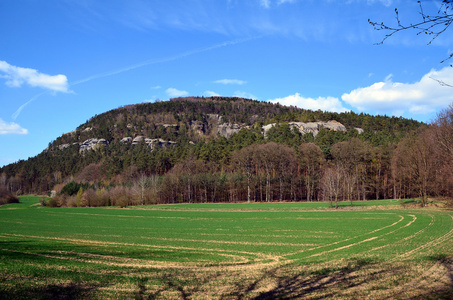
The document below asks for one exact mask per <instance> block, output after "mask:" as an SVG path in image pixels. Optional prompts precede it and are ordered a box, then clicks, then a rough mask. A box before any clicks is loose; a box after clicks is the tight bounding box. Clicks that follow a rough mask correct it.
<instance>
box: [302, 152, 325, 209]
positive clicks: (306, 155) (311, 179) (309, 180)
mask: <svg viewBox="0 0 453 300" xmlns="http://www.w3.org/2000/svg"><path fill="white" fill-rule="evenodd" d="M298 150H299V153H298V154H299V155H298V158H299V167H300V171H301V173H302V175H303V177H304V182H305V189H306V195H307V201H312V200H313V197H314V196H315V190H316V188H317V186H318V184H319V180H320V179H321V173H322V172H321V170H322V168H323V166H324V164H325V158H324V153H323V152H322V150H321V148H319V146H317V145H315V144H313V143H307V144H302V145H300V146H299V148H298Z"/></svg>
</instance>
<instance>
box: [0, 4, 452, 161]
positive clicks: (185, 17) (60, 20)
mask: <svg viewBox="0 0 453 300" xmlns="http://www.w3.org/2000/svg"><path fill="white" fill-rule="evenodd" d="M440 2H441V1H422V3H423V9H424V11H425V13H427V14H428V13H433V12H434V13H435V12H436V11H437V10H438V9H439V5H440ZM395 8H398V11H399V16H400V20H401V21H402V22H403V23H405V24H410V23H411V22H416V21H420V18H421V16H420V13H419V6H418V4H417V1H414V0H165V1H157V0H0V166H2V165H6V164H9V163H12V162H15V161H17V160H20V159H24V160H25V159H27V158H29V157H33V156H35V155H37V154H39V153H40V152H42V151H43V150H44V149H45V148H46V147H47V146H48V144H49V142H51V141H53V140H55V139H56V138H57V137H59V136H61V135H62V134H63V133H65V132H70V131H72V130H75V129H76V128H77V127H78V126H79V125H81V124H83V123H84V122H86V121H87V120H89V119H90V118H91V117H93V116H94V115H96V114H101V113H103V112H106V111H108V110H111V109H115V108H118V107H120V106H123V105H128V104H135V103H143V102H154V101H156V100H159V101H165V100H168V99H170V98H173V97H180V96H213V95H222V96H238V97H244V98H250V99H255V100H259V101H266V102H273V103H277V102H278V103H280V104H285V105H295V106H298V107H301V108H305V109H314V110H317V109H321V110H323V111H334V112H343V111H354V112H356V113H361V112H363V113H368V114H372V115H377V114H379V115H388V116H402V117H405V118H411V119H415V120H419V121H422V122H427V123H429V122H430V121H431V120H432V119H433V118H434V117H435V116H436V113H437V112H439V111H440V110H441V109H444V108H446V107H447V106H448V105H449V104H451V103H452V102H453V89H452V88H451V87H446V86H442V85H441V84H439V80H440V81H443V82H445V83H447V84H453V68H452V67H451V66H450V64H452V63H453V62H452V61H447V62H442V60H444V59H445V58H447V57H448V56H449V55H450V54H451V53H452V51H453V39H451V31H446V32H445V33H444V34H442V35H440V36H439V37H438V38H436V39H435V40H433V41H431V37H429V36H424V35H417V34H416V33H417V32H415V31H408V32H400V33H398V34H396V35H394V36H393V37H391V38H389V39H387V40H386V41H385V42H384V43H383V44H382V45H378V44H379V43H380V42H381V41H382V40H383V38H384V37H385V32H382V31H376V30H374V28H373V26H371V25H370V24H369V22H368V20H369V19H371V20H372V21H376V22H381V21H382V22H384V23H386V24H389V25H396V18H395ZM430 41H431V43H429V42H430ZM428 43H429V45H428ZM99 138H102V137H99Z"/></svg>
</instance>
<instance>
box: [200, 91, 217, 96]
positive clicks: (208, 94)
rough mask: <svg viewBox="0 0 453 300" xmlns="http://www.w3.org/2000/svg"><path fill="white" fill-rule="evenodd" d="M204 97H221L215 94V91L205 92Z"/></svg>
mask: <svg viewBox="0 0 453 300" xmlns="http://www.w3.org/2000/svg"><path fill="white" fill-rule="evenodd" d="M203 95H204V96H207V97H214V96H220V95H219V94H217V93H216V92H213V91H204V92H203Z"/></svg>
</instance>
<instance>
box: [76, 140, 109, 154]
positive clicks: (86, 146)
mask: <svg viewBox="0 0 453 300" xmlns="http://www.w3.org/2000/svg"><path fill="white" fill-rule="evenodd" d="M100 145H103V146H108V145H109V142H107V141H106V140H105V139H94V138H93V139H88V140H86V141H84V142H83V143H81V144H80V146H79V152H83V151H86V150H90V149H94V148H95V147H99V146H100Z"/></svg>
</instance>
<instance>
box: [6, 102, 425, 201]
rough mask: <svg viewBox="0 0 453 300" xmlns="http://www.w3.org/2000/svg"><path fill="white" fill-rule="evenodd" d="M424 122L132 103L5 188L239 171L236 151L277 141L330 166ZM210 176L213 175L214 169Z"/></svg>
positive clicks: (22, 166)
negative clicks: (355, 145) (197, 164)
mask: <svg viewBox="0 0 453 300" xmlns="http://www.w3.org/2000/svg"><path fill="white" fill-rule="evenodd" d="M421 126H424V124H423V123H420V122H417V121H413V120H408V119H404V118H395V117H386V116H370V115H367V114H356V113H353V112H347V113H331V112H322V111H310V110H303V109H299V108H296V107H287V106H283V105H279V104H271V103H265V102H259V101H254V100H248V99H243V98H229V97H209V98H204V97H185V98H176V99H171V100H169V101H162V102H155V103H142V104H136V105H128V106H124V107H120V108H118V109H114V110H111V111H108V112H105V113H103V114H100V115H97V116H94V117H93V118H91V119H90V120H88V121H87V122H86V123H84V124H82V125H80V126H79V127H78V128H77V129H76V130H74V131H72V132H69V133H66V134H63V135H62V136H60V137H58V138H57V139H56V140H55V141H52V142H50V143H49V147H48V148H47V149H45V150H44V151H43V152H42V153H41V154H39V155H37V156H36V157H33V158H30V159H28V160H26V161H19V162H16V163H13V164H10V165H7V166H4V167H3V168H1V169H0V176H1V177H0V179H1V180H0V184H4V185H7V186H8V189H9V190H10V191H12V192H17V193H31V192H35V193H46V192H48V191H50V190H52V189H54V188H55V186H56V185H58V184H60V185H61V184H64V183H67V182H68V181H70V180H74V181H76V182H85V183H86V184H94V183H96V186H104V187H107V186H114V185H118V184H127V183H128V182H132V181H133V180H134V179H136V178H137V176H138V174H146V175H148V176H150V175H160V176H163V175H165V174H168V173H169V172H170V173H171V171H172V170H173V169H174V168H175V166H178V165H179V164H180V163H182V162H184V161H187V160H192V161H202V162H204V163H206V164H209V166H210V167H209V168H210V170H211V171H212V172H233V169H232V168H233V167H232V164H231V158H232V155H233V154H234V152H235V151H238V150H240V149H242V148H244V147H247V146H250V145H252V144H266V143H269V142H275V143H277V144H281V145H285V146H287V147H290V148H292V149H294V151H296V152H297V151H298V149H299V147H300V145H302V144H306V143H314V144H315V145H317V146H318V147H319V148H320V149H321V151H322V153H323V155H324V157H325V159H326V160H327V161H329V160H331V159H333V157H332V154H331V149H332V147H333V145H335V144H336V143H339V142H344V141H348V140H351V139H352V138H355V139H358V140H360V141H362V142H364V143H366V145H369V146H370V147H380V149H384V148H395V147H396V144H397V143H398V142H399V141H400V140H401V138H402V137H404V136H405V135H406V134H407V133H408V132H411V131H414V130H417V129H418V128H420V127H421ZM211 171H210V172H211Z"/></svg>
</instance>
